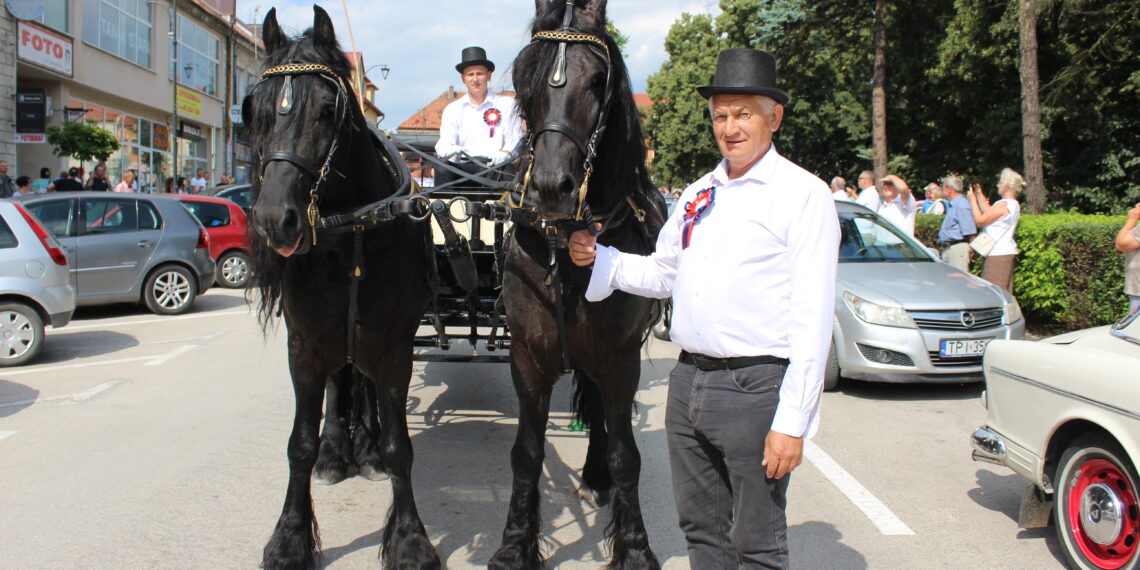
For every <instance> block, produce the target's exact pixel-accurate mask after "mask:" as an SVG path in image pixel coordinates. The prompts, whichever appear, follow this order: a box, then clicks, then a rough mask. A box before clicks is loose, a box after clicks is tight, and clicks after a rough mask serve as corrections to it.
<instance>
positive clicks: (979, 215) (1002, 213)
mask: <svg viewBox="0 0 1140 570" xmlns="http://www.w3.org/2000/svg"><path fill="white" fill-rule="evenodd" d="M1023 188H1025V179H1023V178H1022V177H1021V175H1020V174H1018V173H1016V172H1014V171H1013V169H1010V168H1006V169H1003V170H1002V171H1001V177H1000V178H998V195H999V196H1001V200H998V201H997V202H995V203H994V204H993V205H990V201H989V199H988V198H986V195H985V193H984V192H982V191H981V190H980V189H977V188H971V191H970V192H969V193H968V194H967V195H966V197H967V198H968V199H969V200H970V209H971V210H973V212H974V223H975V224H977V225H978V227H979V228H982V231H984V232H985V233H987V234H989V236H990V237H992V238H994V241H995V242H996V243H995V245H994V248H993V250H991V251H990V255H989V256H988V257H986V261H985V265H983V266H982V279H985V280H986V281H989V282H990V283H993V284H995V285H998V286H1000V287H1002V288H1004V289H1005V290H1006V291H1009V292H1011V293H1012V292H1013V260H1014V257H1015V256H1016V255H1017V242H1015V241H1014V240H1013V234H1014V233H1015V232H1016V231H1017V222H1018V220H1019V219H1021V204H1020V203H1019V202H1018V201H1017V197H1018V196H1019V195H1020V194H1021V190H1022V189H1023Z"/></svg>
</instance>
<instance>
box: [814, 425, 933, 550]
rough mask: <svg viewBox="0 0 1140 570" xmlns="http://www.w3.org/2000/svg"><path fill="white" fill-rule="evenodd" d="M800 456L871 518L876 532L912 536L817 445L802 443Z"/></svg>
mask: <svg viewBox="0 0 1140 570" xmlns="http://www.w3.org/2000/svg"><path fill="white" fill-rule="evenodd" d="M804 457H806V458H807V460H808V461H811V463H812V465H815V467H816V469H819V470H820V472H821V473H823V476H824V477H827V479H828V480H829V481H831V483H832V484H833V485H835V487H836V488H837V489H839V491H840V492H841V493H843V494H844V495H846V496H847V499H848V500H850V501H851V502H852V503H853V504H854V505H855V506H856V507H858V508H859V510H861V511H863V514H865V515H867V518H869V519H871V522H872V523H875V526H877V527H879V532H881V533H883V534H886V535H904V536H906V535H913V534H914V531H913V530H911V529H910V527H908V526H906V523H904V522H902V520H901V519H899V518H898V517H897V516H895V514H894V513H893V512H891V510H890V509H888V508H887V506H886V505H884V504H883V502H882V501H880V500H879V499H877V498H875V496H874V495H872V494H871V492H870V491H868V490H867V488H866V487H864V486H863V485H862V484H861V483H859V481H857V480H856V479H855V478H854V477H852V476H851V474H850V473H848V472H847V470H845V469H844V468H842V467H840V466H839V463H837V462H836V461H835V460H834V459H832V458H831V456H830V455H828V454H827V453H825V452H824V451H823V450H822V449H820V448H819V446H818V445H816V444H814V443H812V442H810V441H809V442H807V443H806V444H805V445H804Z"/></svg>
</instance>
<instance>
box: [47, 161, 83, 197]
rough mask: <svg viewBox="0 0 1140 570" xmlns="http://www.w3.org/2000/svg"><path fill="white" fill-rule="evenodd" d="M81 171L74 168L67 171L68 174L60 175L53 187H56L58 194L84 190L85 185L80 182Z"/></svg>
mask: <svg viewBox="0 0 1140 570" xmlns="http://www.w3.org/2000/svg"><path fill="white" fill-rule="evenodd" d="M78 177H79V169H78V168H76V167H74V166H72V167H71V168H69V169H67V172H65V173H62V174H60V177H59V178H56V179H55V181H54V182H52V185H53V186H55V191H56V192H74V191H76V190H83V183H82V182H80V181H79V180H78Z"/></svg>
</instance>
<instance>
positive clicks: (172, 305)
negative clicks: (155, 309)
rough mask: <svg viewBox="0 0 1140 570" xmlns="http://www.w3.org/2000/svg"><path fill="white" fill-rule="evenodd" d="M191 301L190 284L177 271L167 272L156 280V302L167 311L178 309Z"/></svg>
mask: <svg viewBox="0 0 1140 570" xmlns="http://www.w3.org/2000/svg"><path fill="white" fill-rule="evenodd" d="M189 299H190V282H189V281H187V280H186V279H185V278H184V277H183V276H182V274H181V273H178V272H177V271H167V272H166V273H163V274H162V275H159V276H158V279H155V280H154V300H155V301H157V302H158V304H159V305H161V306H162V307H165V308H167V309H177V308H179V307H181V306H182V305H185V304H186V302H187V301H189Z"/></svg>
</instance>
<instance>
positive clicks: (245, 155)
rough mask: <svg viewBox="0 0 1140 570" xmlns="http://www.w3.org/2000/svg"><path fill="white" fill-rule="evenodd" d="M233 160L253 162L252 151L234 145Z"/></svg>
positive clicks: (239, 145)
mask: <svg viewBox="0 0 1140 570" xmlns="http://www.w3.org/2000/svg"><path fill="white" fill-rule="evenodd" d="M234 158H236V159H237V160H238V161H240V162H253V149H251V148H249V147H248V146H246V145H244V144H241V143H238V144H236V145H234Z"/></svg>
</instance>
